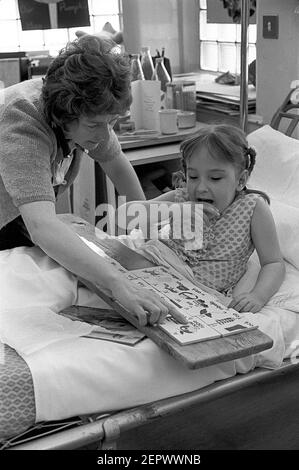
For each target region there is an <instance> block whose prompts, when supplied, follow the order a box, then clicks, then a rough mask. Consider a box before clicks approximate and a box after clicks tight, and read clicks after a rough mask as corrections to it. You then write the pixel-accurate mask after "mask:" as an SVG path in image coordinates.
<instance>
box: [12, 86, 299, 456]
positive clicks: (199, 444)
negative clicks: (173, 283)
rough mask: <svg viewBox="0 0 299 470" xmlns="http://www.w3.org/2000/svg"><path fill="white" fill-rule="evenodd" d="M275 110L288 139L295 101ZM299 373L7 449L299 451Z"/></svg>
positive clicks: (213, 389)
mask: <svg viewBox="0 0 299 470" xmlns="http://www.w3.org/2000/svg"><path fill="white" fill-rule="evenodd" d="M293 92H294V90H291V92H290V93H289V94H288V96H287V98H286V99H285V100H284V102H283V103H282V105H281V107H280V108H279V109H278V110H277V112H276V113H275V115H274V116H273V119H272V121H271V126H272V127H273V128H275V129H278V128H279V126H280V125H281V122H282V120H283V119H284V118H287V119H289V120H290V121H291V122H290V124H289V126H288V127H287V130H286V131H284V132H285V134H286V135H289V136H290V135H291V134H292V133H293V132H294V130H295V128H296V126H297V124H298V122H299V116H298V115H297V114H295V113H293V112H292V111H293V110H294V109H298V108H299V104H297V103H292V102H291V101H290V98H291V96H294V95H292V93H293ZM298 383H299V366H298V364H297V363H295V362H294V361H290V360H286V361H284V363H283V365H282V366H281V367H280V368H279V369H277V370H265V369H255V370H254V371H252V372H250V373H248V374H245V375H237V376H235V377H232V378H229V379H226V380H222V381H220V382H218V383H215V384H212V385H210V386H208V387H205V388H202V389H200V390H197V391H194V392H191V393H187V394H184V395H179V396H176V397H172V398H167V399H164V400H160V401H155V402H153V403H150V404H146V405H142V406H138V407H135V408H132V409H127V410H122V411H119V412H117V413H113V414H110V415H108V416H104V417H98V418H97V417H88V419H86V417H81V418H77V419H76V420H75V423H74V424H72V423H71V424H70V426H71V427H70V429H66V430H61V427H59V426H57V429H56V430H55V429H54V433H52V434H51V435H43V434H40V433H39V435H38V436H35V437H34V439H33V440H28V441H27V442H23V443H22V439H19V443H18V440H16V441H15V443H14V445H13V446H12V447H8V448H9V449H12V450H13V449H15V450H21V449H28V450H29V449H31V450H33V449H34V450H56V449H57V450H58V449H102V450H104V449H121V450H126V449H134V450H139V449H142V450H167V449H172V450H174V449H186V450H212V449H213V450H214V449H217V450H218V449H231V450H237V449H240V450H241V449H242V450H243V449H252V450H253V449H270V450H274V449H283V450H286V449H298V448H299V399H298Z"/></svg>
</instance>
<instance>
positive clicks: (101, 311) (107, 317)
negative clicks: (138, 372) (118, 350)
mask: <svg viewBox="0 0 299 470" xmlns="http://www.w3.org/2000/svg"><path fill="white" fill-rule="evenodd" d="M59 314H60V315H63V316H65V317H67V318H69V319H71V320H75V321H82V322H85V323H89V324H91V325H94V329H93V330H92V332H91V333H89V334H88V335H86V337H87V338H94V339H102V340H105V341H113V342H114V343H121V344H126V345H128V346H135V344H137V343H139V341H141V340H143V339H144V338H145V337H146V335H145V334H144V333H142V332H141V331H139V330H137V328H135V327H134V326H133V325H131V323H129V322H128V321H127V320H125V319H124V318H123V317H122V316H121V315H119V314H118V313H117V312H115V311H114V310H112V309H109V308H94V307H83V306H79V305H72V306H71V307H67V308H65V309H64V310H62V311H61V312H59Z"/></svg>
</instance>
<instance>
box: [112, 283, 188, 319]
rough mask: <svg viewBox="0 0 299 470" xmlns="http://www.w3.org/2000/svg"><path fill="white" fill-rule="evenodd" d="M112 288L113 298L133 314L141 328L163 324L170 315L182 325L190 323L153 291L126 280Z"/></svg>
mask: <svg viewBox="0 0 299 470" xmlns="http://www.w3.org/2000/svg"><path fill="white" fill-rule="evenodd" d="M119 281H120V282H118V283H117V285H115V287H114V288H113V287H112V289H111V290H112V297H113V299H114V300H116V301H117V302H118V303H119V304H121V305H122V306H123V307H124V308H125V309H126V310H128V311H129V312H130V313H132V314H133V315H134V316H135V317H136V318H137V319H138V322H139V324H140V325H141V326H145V325H147V324H150V325H154V324H156V323H162V322H163V321H164V319H165V317H166V316H167V315H168V314H171V315H172V316H173V318H175V319H176V320H177V321H179V322H180V323H188V322H187V320H186V318H185V317H184V315H183V314H181V313H180V312H179V311H178V310H177V309H176V308H175V307H173V306H172V305H171V302H170V301H169V302H167V301H166V300H163V299H162V298H161V297H160V296H159V294H158V293H157V294H156V293H155V292H153V291H152V290H149V289H146V288H143V287H139V286H136V285H135V284H133V282H132V281H129V280H127V279H126V278H123V279H121V280H120V279H119Z"/></svg>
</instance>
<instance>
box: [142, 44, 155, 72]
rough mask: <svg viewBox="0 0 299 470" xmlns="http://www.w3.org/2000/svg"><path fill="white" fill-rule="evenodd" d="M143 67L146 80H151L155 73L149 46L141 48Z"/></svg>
mask: <svg viewBox="0 0 299 470" xmlns="http://www.w3.org/2000/svg"><path fill="white" fill-rule="evenodd" d="M140 62H141V67H142V70H143V74H144V78H145V80H151V79H152V76H153V73H154V64H153V59H152V56H151V53H150V48H149V47H148V46H143V47H142V48H141V61H140Z"/></svg>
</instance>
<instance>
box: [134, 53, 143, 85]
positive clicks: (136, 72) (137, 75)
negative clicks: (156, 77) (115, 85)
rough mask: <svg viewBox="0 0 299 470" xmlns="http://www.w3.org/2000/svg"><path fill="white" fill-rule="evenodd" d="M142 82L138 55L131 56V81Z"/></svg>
mask: <svg viewBox="0 0 299 470" xmlns="http://www.w3.org/2000/svg"><path fill="white" fill-rule="evenodd" d="M135 80H144V74H143V70H142V67H141V62H140V59H139V54H132V55H131V81H132V82H134V81H135Z"/></svg>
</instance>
